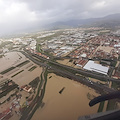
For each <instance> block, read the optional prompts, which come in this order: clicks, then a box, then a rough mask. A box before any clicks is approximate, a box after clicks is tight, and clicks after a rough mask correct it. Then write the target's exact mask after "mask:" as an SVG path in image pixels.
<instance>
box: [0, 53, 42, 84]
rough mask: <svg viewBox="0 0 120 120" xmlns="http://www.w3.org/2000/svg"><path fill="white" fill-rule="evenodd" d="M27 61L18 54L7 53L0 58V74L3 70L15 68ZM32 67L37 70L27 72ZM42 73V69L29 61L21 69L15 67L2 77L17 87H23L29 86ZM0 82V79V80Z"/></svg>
mask: <svg viewBox="0 0 120 120" xmlns="http://www.w3.org/2000/svg"><path fill="white" fill-rule="evenodd" d="M25 60H27V58H26V57H25V56H24V55H23V54H22V53H20V52H8V53H6V54H5V55H4V57H2V58H0V72H1V71H4V70H5V69H7V68H9V67H12V66H16V65H18V64H19V63H21V62H23V61H25ZM32 66H36V67H37V68H36V69H35V70H33V71H29V69H30V68H31V67H32ZM21 70H24V71H23V72H22V73H20V74H18V75H17V76H15V77H13V78H11V76H12V75H15V74H16V73H18V72H19V71H21ZM41 72H42V67H39V66H38V65H36V64H34V63H33V62H32V61H30V62H29V63H28V64H25V65H24V66H22V67H20V68H19V67H17V68H15V69H14V70H11V71H10V72H8V73H6V74H4V75H3V79H4V78H8V79H12V80H13V81H14V82H15V83H16V84H18V85H19V86H23V85H26V84H29V82H31V81H32V80H34V79H35V78H36V77H39V76H40V74H41ZM0 80H1V79H0Z"/></svg>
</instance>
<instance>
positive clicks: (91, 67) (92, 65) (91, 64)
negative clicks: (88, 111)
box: [83, 60, 109, 75]
mask: <svg viewBox="0 0 120 120" xmlns="http://www.w3.org/2000/svg"><path fill="white" fill-rule="evenodd" d="M83 68H84V69H86V70H90V71H94V72H98V73H102V74H105V75H107V73H108V70H109V67H105V66H102V65H101V64H97V63H94V61H92V60H89V61H88V63H87V64H86V65H85V66H84V67H83Z"/></svg>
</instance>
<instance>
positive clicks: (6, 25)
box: [0, 0, 120, 34]
mask: <svg viewBox="0 0 120 120" xmlns="http://www.w3.org/2000/svg"><path fill="white" fill-rule="evenodd" d="M119 12H120V0H0V34H4V33H9V32H14V31H22V30H24V29H28V28H32V27H33V26H36V25H39V26H42V25H44V24H46V23H47V24H48V23H52V22H57V21H64V20H70V19H85V18H91V17H93V18H96V17H102V16H106V15H109V14H113V13H119Z"/></svg>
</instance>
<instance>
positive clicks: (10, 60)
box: [0, 52, 26, 72]
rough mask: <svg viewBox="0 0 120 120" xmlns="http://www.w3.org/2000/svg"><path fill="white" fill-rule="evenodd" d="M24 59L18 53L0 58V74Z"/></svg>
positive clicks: (11, 53)
mask: <svg viewBox="0 0 120 120" xmlns="http://www.w3.org/2000/svg"><path fill="white" fill-rule="evenodd" d="M25 59H26V57H25V56H24V55H23V54H21V53H20V52H8V53H5V54H4V56H3V57H2V58H0V72H1V71H3V70H5V69H7V68H9V67H11V66H13V65H15V64H18V63H19V62H21V61H24V60H25Z"/></svg>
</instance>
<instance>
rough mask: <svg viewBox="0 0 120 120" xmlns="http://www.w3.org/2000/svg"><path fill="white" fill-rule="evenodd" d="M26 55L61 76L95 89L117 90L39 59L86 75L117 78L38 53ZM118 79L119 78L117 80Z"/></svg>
mask: <svg viewBox="0 0 120 120" xmlns="http://www.w3.org/2000/svg"><path fill="white" fill-rule="evenodd" d="M24 54H25V55H27V56H28V57H29V59H30V60H32V61H33V62H35V63H36V64H38V65H40V66H47V67H49V69H51V70H53V72H55V73H57V74H58V73H59V74H60V75H61V76H66V77H68V78H70V79H73V80H75V81H78V82H80V83H82V84H85V85H87V86H88V87H91V88H93V89H96V90H97V91H99V92H106V93H110V92H114V91H115V90H114V89H111V88H109V87H107V86H105V85H101V84H98V83H96V82H93V81H90V80H89V79H87V78H85V77H81V76H77V75H75V74H73V73H71V72H69V71H67V70H61V69H58V68H57V67H56V66H50V65H48V64H46V63H41V62H40V61H39V59H43V60H45V61H48V62H50V63H52V64H54V65H58V66H60V67H63V68H67V69H71V70H74V71H76V72H78V73H83V74H84V75H87V76H91V75H92V76H95V77H99V78H104V79H107V80H108V79H110V80H114V81H115V80H116V79H113V78H109V77H107V76H101V75H95V74H94V73H91V72H90V73H89V72H88V71H83V70H78V69H75V68H72V67H69V66H66V65H62V64H59V63H56V62H53V61H50V60H47V59H45V58H43V57H40V56H38V55H34V54H27V53H24ZM36 58H37V59H36ZM117 81H118V80H117Z"/></svg>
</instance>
